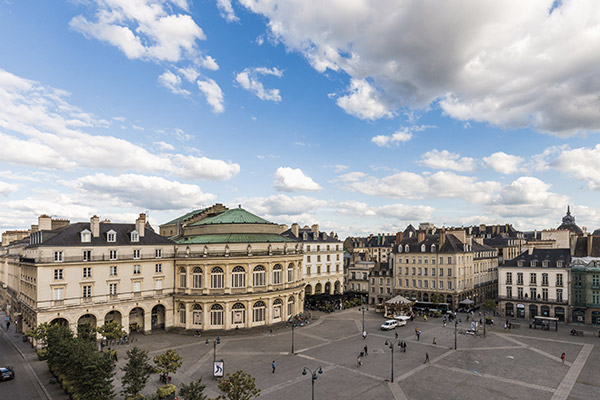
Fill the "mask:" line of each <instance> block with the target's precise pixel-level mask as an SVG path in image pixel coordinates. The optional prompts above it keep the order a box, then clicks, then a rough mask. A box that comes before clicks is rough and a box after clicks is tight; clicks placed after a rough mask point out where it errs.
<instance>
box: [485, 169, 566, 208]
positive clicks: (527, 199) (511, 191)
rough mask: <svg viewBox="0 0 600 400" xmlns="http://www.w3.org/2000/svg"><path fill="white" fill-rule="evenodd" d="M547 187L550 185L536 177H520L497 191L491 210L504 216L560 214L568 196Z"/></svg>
mask: <svg viewBox="0 0 600 400" xmlns="http://www.w3.org/2000/svg"><path fill="white" fill-rule="evenodd" d="M548 189H550V185H548V184H547V183H545V182H543V181H541V180H539V179H537V178H534V177H529V176H523V177H520V178H518V179H516V180H515V181H513V182H512V183H510V184H508V185H506V186H504V187H502V189H501V190H499V191H498V196H497V197H496V198H495V199H494V201H493V202H492V203H491V205H490V207H491V210H493V211H494V212H496V213H497V214H499V215H500V216H502V217H505V218H509V217H541V216H547V215H560V213H561V212H564V211H563V209H564V208H565V207H566V205H567V204H568V201H569V197H568V196H565V195H561V194H557V193H553V192H550V191H548Z"/></svg>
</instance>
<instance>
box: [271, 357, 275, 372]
mask: <svg viewBox="0 0 600 400" xmlns="http://www.w3.org/2000/svg"><path fill="white" fill-rule="evenodd" d="M271 367H272V368H273V373H275V360H273V362H272V363H271Z"/></svg>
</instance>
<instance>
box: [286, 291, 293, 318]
mask: <svg viewBox="0 0 600 400" xmlns="http://www.w3.org/2000/svg"><path fill="white" fill-rule="evenodd" d="M294 302H295V300H294V296H290V298H289V299H288V304H287V313H288V317H289V316H290V315H293V314H294Z"/></svg>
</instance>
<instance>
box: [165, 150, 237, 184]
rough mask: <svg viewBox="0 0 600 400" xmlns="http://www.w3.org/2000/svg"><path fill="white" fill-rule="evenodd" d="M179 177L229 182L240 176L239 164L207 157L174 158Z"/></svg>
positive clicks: (179, 156) (179, 155) (176, 156)
mask: <svg viewBox="0 0 600 400" xmlns="http://www.w3.org/2000/svg"><path fill="white" fill-rule="evenodd" d="M173 162H174V164H175V165H176V168H177V170H176V171H175V172H176V173H177V175H179V176H181V177H183V178H192V179H193V178H200V177H201V178H203V179H211V180H228V179H231V178H233V177H234V176H236V175H237V174H239V172H240V166H239V164H236V163H232V162H231V161H223V160H213V159H210V158H207V157H194V156H184V155H181V154H177V155H175V156H174V157H173Z"/></svg>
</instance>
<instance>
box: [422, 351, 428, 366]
mask: <svg viewBox="0 0 600 400" xmlns="http://www.w3.org/2000/svg"><path fill="white" fill-rule="evenodd" d="M425 363H429V353H425V361H423V364H425Z"/></svg>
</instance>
